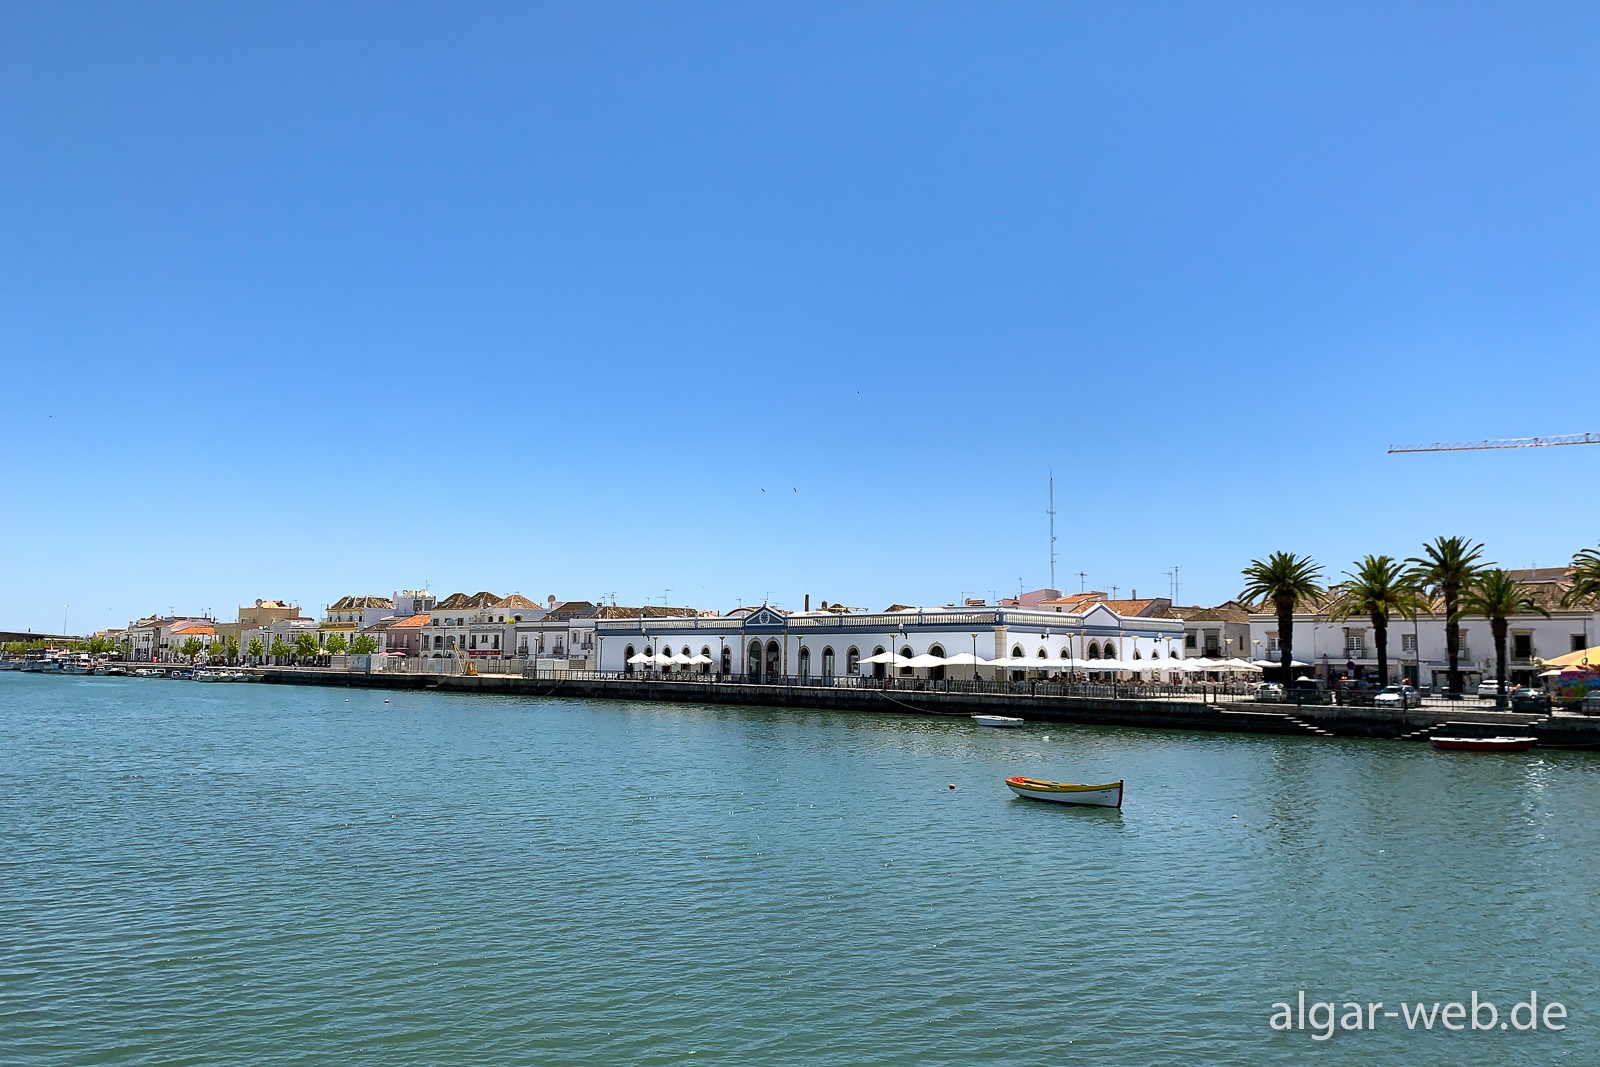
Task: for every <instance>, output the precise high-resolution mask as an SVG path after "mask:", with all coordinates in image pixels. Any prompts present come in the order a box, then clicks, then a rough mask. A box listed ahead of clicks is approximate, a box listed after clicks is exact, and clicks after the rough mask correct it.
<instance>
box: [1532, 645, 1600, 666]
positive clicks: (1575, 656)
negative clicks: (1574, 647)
mask: <svg viewBox="0 0 1600 1067" xmlns="http://www.w3.org/2000/svg"><path fill="white" fill-rule="evenodd" d="M1590 664H1594V665H1595V666H1600V645H1595V646H1594V647H1593V648H1581V649H1579V650H1578V651H1576V652H1568V653H1567V654H1566V655H1565V656H1557V657H1556V658H1555V659H1547V660H1544V661H1543V666H1544V667H1545V669H1546V670H1548V669H1550V668H1552V667H1587V666H1589V665H1590Z"/></svg>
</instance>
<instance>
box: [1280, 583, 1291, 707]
mask: <svg viewBox="0 0 1600 1067" xmlns="http://www.w3.org/2000/svg"><path fill="white" fill-rule="evenodd" d="M1278 656H1279V660H1278V662H1279V663H1281V664H1282V665H1283V687H1284V689H1288V688H1289V683H1290V682H1292V681H1293V680H1294V672H1293V670H1292V668H1291V667H1290V664H1292V663H1294V601H1292V600H1280V601H1278Z"/></svg>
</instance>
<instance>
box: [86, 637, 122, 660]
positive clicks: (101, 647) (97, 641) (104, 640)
mask: <svg viewBox="0 0 1600 1067" xmlns="http://www.w3.org/2000/svg"><path fill="white" fill-rule="evenodd" d="M116 647H117V644H116V642H115V641H112V640H111V639H110V638H109V637H91V638H89V643H88V644H87V645H85V646H84V650H85V651H87V652H88V653H90V654H91V655H95V656H103V655H105V654H106V653H107V652H110V651H111V650H112V649H114V648H116Z"/></svg>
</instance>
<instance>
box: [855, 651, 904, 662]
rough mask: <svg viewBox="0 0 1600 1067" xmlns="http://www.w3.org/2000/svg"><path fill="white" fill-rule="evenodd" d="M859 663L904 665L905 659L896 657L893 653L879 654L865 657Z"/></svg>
mask: <svg viewBox="0 0 1600 1067" xmlns="http://www.w3.org/2000/svg"><path fill="white" fill-rule="evenodd" d="M861 662H862V663H904V662H905V657H904V656H898V655H896V654H894V653H893V652H879V653H878V654H877V655H875V656H868V657H866V658H865V659H863V660H862V661H861Z"/></svg>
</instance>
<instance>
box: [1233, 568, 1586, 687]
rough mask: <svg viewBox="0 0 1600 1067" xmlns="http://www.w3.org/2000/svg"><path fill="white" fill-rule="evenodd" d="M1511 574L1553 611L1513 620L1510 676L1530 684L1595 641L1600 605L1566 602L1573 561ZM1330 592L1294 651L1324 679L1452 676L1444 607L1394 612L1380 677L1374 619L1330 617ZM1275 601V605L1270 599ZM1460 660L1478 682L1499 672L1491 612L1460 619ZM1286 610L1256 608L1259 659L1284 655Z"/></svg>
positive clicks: (1426, 680)
mask: <svg viewBox="0 0 1600 1067" xmlns="http://www.w3.org/2000/svg"><path fill="white" fill-rule="evenodd" d="M1510 574H1511V576H1512V577H1513V578H1515V579H1517V580H1518V581H1520V582H1522V583H1523V584H1524V585H1525V586H1526V587H1527V589H1528V592H1529V593H1530V594H1531V595H1532V597H1533V600H1534V602H1535V603H1537V604H1539V605H1540V606H1541V607H1543V608H1544V609H1545V610H1546V611H1548V612H1549V613H1550V616H1549V617H1548V618H1546V617H1545V616H1543V615H1537V614H1529V615H1517V616H1514V617H1512V618H1511V619H1509V620H1507V622H1508V633H1507V636H1506V676H1507V679H1508V680H1509V681H1511V682H1514V683H1517V684H1523V685H1536V684H1538V680H1539V679H1538V674H1539V661H1540V660H1546V659H1554V658H1555V657H1556V656H1562V655H1565V654H1567V653H1568V652H1574V651H1577V650H1579V649H1583V648H1589V647H1591V646H1592V645H1593V644H1595V643H1596V641H1597V640H1600V625H1597V617H1596V612H1595V609H1594V607H1593V606H1592V605H1591V606H1589V607H1585V608H1563V607H1562V606H1561V597H1562V594H1564V593H1565V592H1566V590H1567V589H1568V588H1569V585H1570V583H1569V582H1568V581H1567V578H1566V568H1564V567H1546V568H1539V569H1537V570H1513V571H1511V572H1510ZM1327 599H1328V598H1322V599H1320V600H1318V602H1317V603H1315V604H1313V605H1309V610H1305V611H1301V612H1298V613H1296V614H1295V617H1294V639H1293V654H1294V658H1295V660H1296V661H1297V662H1301V663H1306V664H1309V666H1308V667H1307V668H1305V669H1306V670H1307V671H1308V672H1309V673H1311V674H1312V676H1314V677H1317V678H1319V679H1320V680H1322V681H1323V682H1324V683H1331V682H1333V681H1335V680H1337V679H1339V678H1344V677H1360V678H1364V679H1366V680H1368V681H1371V682H1376V683H1380V684H1385V685H1387V684H1393V683H1396V682H1399V681H1403V680H1405V679H1408V678H1409V679H1411V681H1412V682H1413V683H1414V684H1416V685H1420V686H1437V687H1439V688H1441V689H1442V688H1444V687H1445V686H1446V685H1447V684H1448V677H1447V676H1448V674H1449V659H1448V657H1447V655H1446V652H1445V635H1444V631H1445V618H1444V614H1443V612H1437V613H1435V614H1422V615H1418V617H1417V619H1416V621H1415V622H1413V621H1412V620H1410V619H1401V618H1398V617H1397V618H1392V619H1390V620H1389V626H1388V638H1389V649H1388V652H1389V677H1388V678H1386V679H1379V678H1378V677H1377V670H1378V651H1377V644H1376V639H1375V638H1376V635H1375V633H1374V630H1373V626H1372V620H1371V619H1369V618H1367V617H1366V616H1364V615H1363V616H1356V617H1355V618H1350V619H1342V620H1340V621H1338V622H1334V621H1332V620H1331V619H1329V618H1328V612H1327V607H1326V605H1327ZM1268 607H1269V608H1270V605H1268ZM1460 629H1461V644H1460V655H1459V664H1460V669H1461V672H1462V676H1463V684H1464V685H1465V686H1466V687H1467V688H1468V689H1470V688H1472V687H1473V686H1475V685H1476V684H1477V683H1478V681H1480V680H1481V679H1484V678H1493V677H1494V671H1495V662H1494V634H1493V633H1492V632H1491V631H1490V629H1489V620H1488V619H1486V618H1483V617H1482V616H1477V617H1473V616H1467V617H1465V618H1463V619H1461V620H1460ZM1279 636H1280V635H1279V632H1278V618H1277V616H1276V615H1275V614H1273V613H1271V612H1270V610H1269V611H1266V612H1261V611H1258V612H1253V613H1252V614H1251V615H1250V638H1251V648H1252V652H1251V657H1250V658H1252V659H1263V658H1264V659H1270V660H1277V659H1278V658H1279V655H1280V652H1279V649H1280V640H1279Z"/></svg>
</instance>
